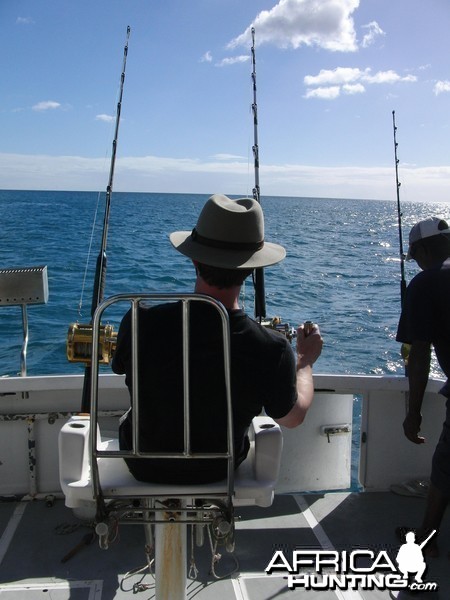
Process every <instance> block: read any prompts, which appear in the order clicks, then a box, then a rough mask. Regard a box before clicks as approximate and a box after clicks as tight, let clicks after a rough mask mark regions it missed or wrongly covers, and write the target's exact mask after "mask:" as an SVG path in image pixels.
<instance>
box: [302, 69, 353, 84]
mask: <svg viewBox="0 0 450 600" xmlns="http://www.w3.org/2000/svg"><path fill="white" fill-rule="evenodd" d="M362 75H363V72H362V71H361V70H360V69H358V68H355V69H352V68H349V67H337V68H336V69H333V70H329V69H321V70H320V71H319V74H318V75H306V76H305V78H304V80H303V81H304V83H305V85H307V86H308V87H310V86H313V85H324V84H326V85H333V84H343V83H352V82H353V81H358V79H361V77H362Z"/></svg>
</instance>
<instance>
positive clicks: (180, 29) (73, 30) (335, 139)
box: [0, 0, 450, 202]
mask: <svg viewBox="0 0 450 600" xmlns="http://www.w3.org/2000/svg"><path fill="white" fill-rule="evenodd" d="M449 23H450V3H449V2H448V0H426V2H424V1H423V0H77V1H76V2H74V1H73V0H0V36H1V40H2V46H3V51H2V52H1V58H0V65H1V71H0V77H1V85H0V89H1V92H0V131H1V135H0V188H2V189H31V190H41V189H45V190H80V191H84V190H92V191H98V190H100V191H101V190H104V189H106V185H107V183H108V179H109V171H110V159H111V152H112V141H113V139H114V131H115V124H116V112H117V102H118V97H119V90H120V76H121V72H122V65H123V56H124V46H125V41H126V31H127V26H130V28H131V34H130V38H129V47H128V56H127V64H126V77H125V81H124V89H123V102H122V110H121V118H120V127H119V136H118V143H117V155H116V162H115V173H114V185H113V189H114V191H127V192H131V191H136V192H170V193H202V194H213V193H225V194H230V195H234V194H237V195H242V196H244V195H251V194H252V189H253V186H254V182H255V169H254V159H253V152H252V147H253V145H254V142H255V137H254V136H255V131H254V120H253V112H252V103H253V99H254V97H253V85H252V68H253V67H252V60H251V33H250V32H251V27H252V26H253V27H254V28H255V57H256V99H257V115H258V127H257V136H258V148H259V162H260V165H259V181H260V189H261V197H262V198H263V197H264V195H266V196H306V197H308V196H310V197H332V198H364V199H366V198H367V199H372V198H373V199H380V200H389V199H392V200H396V198H397V185H396V178H395V157H394V140H393V111H395V119H396V126H397V130H396V136H397V143H398V146H397V153H398V154H397V155H398V160H399V162H398V175H399V181H400V183H401V186H400V198H401V200H402V201H403V200H404V201H422V202H427V201H430V202H431V201H433V202H434V201H436V202H449V201H450V160H449V155H450V36H449V35H448V28H449Z"/></svg>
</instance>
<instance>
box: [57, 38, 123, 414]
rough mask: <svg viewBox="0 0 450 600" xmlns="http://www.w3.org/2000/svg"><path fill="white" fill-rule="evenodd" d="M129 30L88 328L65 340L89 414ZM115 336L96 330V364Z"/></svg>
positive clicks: (106, 356) (106, 357) (72, 331)
mask: <svg viewBox="0 0 450 600" xmlns="http://www.w3.org/2000/svg"><path fill="white" fill-rule="evenodd" d="M130 32H131V29H130V27H129V26H128V27H127V34H126V40H125V47H124V50H123V63H122V73H121V77H120V91H119V99H118V102H117V110H116V124H115V131H114V139H113V142H112V153H111V163H110V169H109V179H108V185H107V187H106V200H105V213H104V217H103V231H102V240H101V245H100V252H99V254H98V257H97V263H96V269H95V278H94V288H93V294H92V303H91V322H90V323H89V324H88V325H81V324H79V323H74V324H72V325H70V327H69V333H68V337H67V358H68V359H69V361H70V362H83V363H85V364H86V366H85V372H84V383H83V394H82V400H81V412H85V413H88V412H89V411H90V390H91V378H92V368H91V356H92V335H93V331H92V318H93V316H94V313H95V311H96V309H97V307H98V306H99V304H101V302H102V301H103V298H104V291H105V280H106V267H107V255H106V246H107V241H108V229H109V215H110V210H111V196H112V191H113V181H114V169H115V164H116V154H117V141H118V137H119V125H120V115H121V111H122V98H123V88H124V83H125V69H126V65H127V56H128V40H129V37H130ZM116 337H117V334H116V333H115V332H114V331H113V328H112V326H110V325H106V326H101V327H100V347H101V348H100V356H101V359H100V362H101V363H103V364H105V363H106V364H108V363H109V362H110V361H111V357H112V353H113V351H114V348H115V343H116Z"/></svg>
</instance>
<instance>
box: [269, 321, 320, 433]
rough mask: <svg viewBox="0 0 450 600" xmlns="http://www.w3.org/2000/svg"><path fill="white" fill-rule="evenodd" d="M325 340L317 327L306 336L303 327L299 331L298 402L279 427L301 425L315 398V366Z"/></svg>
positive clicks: (279, 420) (280, 420) (279, 422)
mask: <svg viewBox="0 0 450 600" xmlns="http://www.w3.org/2000/svg"><path fill="white" fill-rule="evenodd" d="M322 345H323V340H322V336H321V335H320V330H319V327H318V326H317V325H314V327H313V330H312V332H311V333H310V334H309V335H307V336H306V335H305V331H304V327H303V325H300V327H299V328H298V329H297V400H296V403H295V404H294V406H293V407H292V408H291V410H290V411H289V412H288V413H287V415H285V416H284V417H281V418H279V419H274V420H275V421H276V422H277V423H278V424H279V425H283V427H287V428H289V429H292V428H294V427H297V426H298V425H301V424H302V423H303V421H304V419H305V416H306V413H307V412H308V409H309V407H310V406H311V403H312V400H313V397H314V383H313V364H314V363H315V362H316V360H317V359H318V358H319V356H320V353H321V352H322Z"/></svg>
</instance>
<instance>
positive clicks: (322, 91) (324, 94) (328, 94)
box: [305, 85, 341, 100]
mask: <svg viewBox="0 0 450 600" xmlns="http://www.w3.org/2000/svg"><path fill="white" fill-rule="evenodd" d="M340 93H341V88H340V87H339V86H338V85H333V86H330V87H318V88H314V89H313V90H307V91H306V94H305V98H321V99H322V100H334V99H335V98H338V96H339V95H340Z"/></svg>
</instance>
